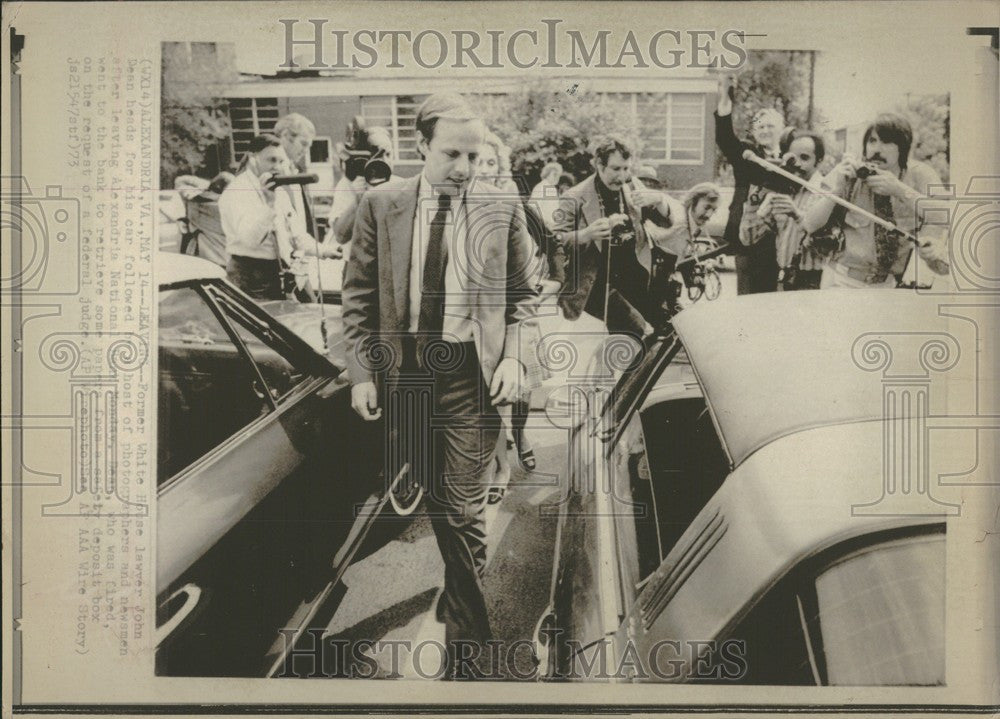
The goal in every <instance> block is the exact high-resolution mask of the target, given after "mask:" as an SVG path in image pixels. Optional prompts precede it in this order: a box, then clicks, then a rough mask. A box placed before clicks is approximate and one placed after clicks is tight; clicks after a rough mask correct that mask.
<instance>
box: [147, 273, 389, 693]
mask: <svg viewBox="0 0 1000 719" xmlns="http://www.w3.org/2000/svg"><path fill="white" fill-rule="evenodd" d="M157 272H158V279H159V329H158V356H159V366H158V385H159V386H158V394H159V414H158V420H159V426H158V456H157V462H158V466H157V527H156V531H157V544H156V546H157V567H156V582H157V584H156V590H157V597H158V611H157V648H156V664H157V672H158V673H159V674H167V675H185V676H210V675H216V676H220V675H224V676H261V675H274V674H281V673H282V672H283V671H284V668H285V660H286V656H287V654H288V652H289V650H290V649H291V647H292V646H293V644H294V642H295V641H297V639H298V638H299V637H300V636H302V635H303V632H304V630H305V629H306V628H308V627H310V626H314V625H316V624H317V623H319V624H322V623H323V622H325V621H328V620H329V614H330V612H331V611H332V610H333V608H334V607H335V603H336V600H337V597H338V592H337V584H338V581H339V579H340V577H341V575H342V574H343V572H344V570H345V569H346V568H347V566H348V565H349V563H350V562H351V560H352V557H354V555H355V553H356V552H357V551H358V549H359V547H360V546H361V545H362V541H363V540H364V538H365V536H366V533H367V532H368V529H369V527H370V526H371V524H372V522H373V521H374V519H375V518H376V517H377V516H378V515H379V513H380V512H381V511H382V509H383V507H384V505H385V492H383V491H381V487H380V486H378V485H379V484H380V482H379V481H378V477H379V475H378V473H379V467H378V466H377V465H376V460H377V458H378V457H381V456H382V453H381V448H380V444H379V442H380V441H381V433H380V431H379V428H378V426H377V425H376V424H373V423H366V422H363V421H362V420H360V419H359V418H357V416H356V415H355V413H354V412H353V411H352V410H351V408H350V400H349V387H348V384H347V381H346V378H345V377H344V376H343V374H342V370H343V366H344V364H343V342H342V341H341V339H340V337H341V331H340V329H341V325H340V320H339V310H340V308H339V307H326V308H324V311H325V312H326V325H327V339H328V342H327V344H328V352H327V354H326V356H324V354H322V353H321V352H320V351H317V349H320V350H322V349H323V338H322V336H321V333H320V330H319V327H320V315H319V311H320V308H319V306H317V305H296V304H294V303H283V302H273V303H264V304H262V305H258V304H257V303H255V302H254V301H253V300H252V299H250V298H249V297H248V296H246V295H245V294H243V293H242V292H240V291H239V290H238V289H236V288H235V287H234V286H232V285H231V284H229V283H228V282H227V281H226V279H225V272H224V271H223V270H222V269H221V268H220V267H218V266H217V265H214V264H212V263H210V262H208V261H206V260H202V259H197V258H194V257H188V256H184V255H180V254H175V253H160V254H159V255H158V257H157ZM269 310H270V312H269ZM272 313H273V314H272ZM275 315H278V316H280V317H281V318H282V320H283V322H280V321H278V320H277V319H275ZM287 325H293V326H294V327H295V330H294V331H293V330H292V329H290V328H289V326H287ZM279 630H288V631H286V632H285V633H284V634H282V633H281V632H280V631H279ZM309 641H311V639H310V640H309Z"/></svg>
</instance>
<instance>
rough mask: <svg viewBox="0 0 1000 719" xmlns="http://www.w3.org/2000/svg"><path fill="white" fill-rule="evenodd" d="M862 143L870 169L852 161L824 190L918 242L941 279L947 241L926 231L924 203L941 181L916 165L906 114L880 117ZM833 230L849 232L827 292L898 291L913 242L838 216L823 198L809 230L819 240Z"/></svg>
mask: <svg viewBox="0 0 1000 719" xmlns="http://www.w3.org/2000/svg"><path fill="white" fill-rule="evenodd" d="M862 144H863V148H864V162H863V163H862V162H859V161H858V160H857V159H855V158H854V157H852V156H850V155H845V156H844V158H843V159H842V160H841V161H840V163H839V164H838V165H837V166H836V167H834V168H833V170H831V171H830V173H829V174H828V175H827V176H826V179H825V180H824V181H823V183H822V187H823V188H824V189H826V190H828V191H829V192H830V193H832V194H833V195H836V196H838V197H841V198H844V199H846V200H848V201H850V202H852V203H853V204H855V205H856V206H857V207H859V208H860V209H862V210H865V211H867V212H868V213H870V215H874V216H876V217H879V218H881V219H883V220H886V221H888V222H891V223H893V224H894V225H895V226H896V227H898V228H899V229H900V230H902V231H903V232H907V233H909V234H911V235H913V236H915V237H916V238H917V239H918V242H919V244H918V248H917V251H918V253H919V254H920V257H921V258H923V259H924V261H925V262H927V264H928V266H929V267H930V268H931V270H932V271H934V272H935V273H937V274H942V275H943V274H947V272H948V269H949V265H948V259H947V248H946V247H945V246H944V243H943V235H942V234H941V233H940V232H937V233H936V234H935V235H933V236H932V235H931V234H930V233H929V232H928V231H927V230H923V231H921V226H922V224H923V212H922V208H919V207H918V204H917V201H918V200H919V199H921V198H924V197H927V196H929V195H930V193H931V192H932V191H933V190H934V189H935V186H938V187H940V186H941V179H940V178H939V177H938V174H937V172H935V171H934V169H933V168H932V167H931V166H930V165H927V164H926V163H923V162H919V161H916V160H913V159H911V158H910V148H911V146H912V144H913V130H912V129H911V128H910V123H909V122H907V120H906V119H905V118H903V117H901V116H899V115H895V114H889V113H886V114H882V115H879V116H878V117H877V118H876V119H875V122H873V123H872V124H871V125H869V127H868V129H867V130H865V134H864V138H863V142H862ZM828 225H833V226H834V228H833V229H835V230H840V231H842V233H843V240H842V244H843V246H842V249H841V250H840V251H839V252H837V254H836V255H835V256H833V257H832V258H831V259H830V260H829V261H828V262H827V263H826V266H825V267H824V268H823V276H822V280H821V284H820V286H821V287H822V288H828V287H853V288H860V287H896V285H897V281H898V278H899V277H901V276H902V274H903V271H904V270H905V269H906V264H907V261H908V260H909V257H910V253H911V250H912V246H911V242H910V241H908V240H907V239H906V238H905V237H904V236H903V235H901V234H900V233H899V232H894V231H892V230H890V229H888V228H886V227H885V226H883V225H881V224H879V223H877V222H874V221H873V220H872V219H871V217H865V216H864V215H861V214H859V213H857V212H854V211H852V210H846V211H845V210H844V209H843V208H839V207H838V208H836V209H835V203H834V201H833V200H832V199H830V198H829V197H828V196H825V195H819V196H818V197H817V198H816V201H815V202H814V203H812V205H811V206H810V208H809V209H808V210H807V211H806V213H805V217H804V219H803V227H804V228H805V230H806V231H807V232H810V233H815V232H817V231H821V230H824V229H825V228H826V227H827V226H828Z"/></svg>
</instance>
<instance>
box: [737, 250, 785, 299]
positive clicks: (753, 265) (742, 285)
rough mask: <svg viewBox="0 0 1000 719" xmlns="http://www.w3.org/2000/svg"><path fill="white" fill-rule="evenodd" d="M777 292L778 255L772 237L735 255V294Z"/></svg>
mask: <svg viewBox="0 0 1000 719" xmlns="http://www.w3.org/2000/svg"><path fill="white" fill-rule="evenodd" d="M777 290H778V253H777V250H776V249H775V246H774V237H773V236H772V237H765V238H763V239H762V240H761V241H760V242H757V243H756V244H753V245H750V246H749V247H744V248H743V251H742V252H741V253H740V254H738V255H736V294H738V295H753V294H757V293H758V292H776V291H777Z"/></svg>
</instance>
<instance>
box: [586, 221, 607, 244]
mask: <svg viewBox="0 0 1000 719" xmlns="http://www.w3.org/2000/svg"><path fill="white" fill-rule="evenodd" d="M580 234H582V235H583V239H584V242H591V241H593V240H610V239H611V222H610V221H609V220H608V218H607V217H602V218H600V219H598V220H597V221H596V222H595V223H594V224H592V225H587V226H586V227H585V228H584V229H583V232H581V233H580Z"/></svg>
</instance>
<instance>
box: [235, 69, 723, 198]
mask: <svg viewBox="0 0 1000 719" xmlns="http://www.w3.org/2000/svg"><path fill="white" fill-rule="evenodd" d="M552 79H558V78H552ZM566 81H567V86H568V87H569V86H572V85H578V86H579V87H580V88H581V89H586V90H591V91H594V92H599V93H603V94H606V95H607V97H608V100H609V101H611V102H615V103H620V105H621V107H622V110H623V112H630V113H633V114H636V115H638V116H639V119H640V122H639V125H640V127H641V128H642V129H643V140H644V150H643V156H642V161H643V163H644V164H651V165H653V166H655V167H656V168H657V172H658V174H659V176H660V179H661V180H663V181H665V182H666V183H667V186H668V187H671V188H685V187H690V186H691V185H693V184H695V183H698V182H702V181H705V180H711V179H712V177H713V175H714V170H715V140H714V134H713V133H714V124H713V122H712V111H713V110H714V109H715V89H716V81H715V80H714V78H711V77H710V76H708V75H707V73H691V72H690V71H687V72H685V73H678V74H677V76H676V77H675V76H673V75H671V76H669V77H664V78H649V77H633V78H629V77H608V78H593V77H590V78H587V79H581V78H566ZM523 82H524V77H523V76H509V77H497V76H491V77H489V78H485V79H484V78H483V77H479V76H474V75H464V76H462V75H456V76H452V77H397V78H388V77H362V76H360V75H347V74H345V75H340V76H336V75H334V76H321V75H319V74H318V73H315V72H314V73H311V74H310V73H283V74H279V75H275V76H271V77H264V76H244V77H243V79H242V81H241V82H239V83H237V84H235V85H234V86H232V87H231V88H230V89H228V90H227V91H226V92H225V93H224V95H225V99H226V100H227V101H228V104H229V114H230V119H231V122H232V128H233V129H232V136H231V138H230V151H231V153H232V155H231V156H232V157H233V158H236V159H239V157H240V156H241V155H242V153H243V152H245V150H246V147H247V145H248V143H249V141H250V138H251V137H253V135H254V134H257V133H260V132H267V131H268V130H270V129H271V128H272V127H273V126H274V123H275V122H276V121H277V119H278V118H279V117H280V116H282V115H285V114H287V113H290V112H298V113H301V114H303V115H305V116H306V117H308V118H309V119H310V120H312V121H313V123H314V124H315V125H316V140H315V142H314V144H313V148H312V167H311V170H312V171H314V172H316V173H317V174H319V175H320V178H321V181H320V183H319V185H318V186H317V187H316V190H317V191H319V192H322V191H323V190H324V189H325V187H329V186H331V185H330V184H327V183H330V182H332V176H333V163H334V157H333V146H334V144H335V143H337V142H341V141H343V140H344V139H345V133H346V127H347V124H348V123H349V122H350V120H351V119H352V118H353V117H354V116H356V115H360V116H362V117H364V118H365V119H366V120H367V121H368V123H369V124H370V125H381V126H384V127H386V128H388V129H389V130H390V132H391V134H392V138H393V144H394V150H395V153H394V156H395V158H396V162H395V163H394V164H395V170H396V172H397V174H399V175H402V176H408V175H412V174H414V173H416V172H417V171H418V170H419V167H420V157H419V155H418V154H417V140H416V133H415V130H414V118H415V115H416V110H417V107H418V106H419V105H420V103H421V102H422V101H423V100H424V98H426V97H427V96H428V95H430V94H432V93H435V92H441V91H451V92H462V93H471V94H502V93H506V92H509V91H510V90H511V89H512V88H515V87H517V86H518V85H520V84H522V83H523Z"/></svg>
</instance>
